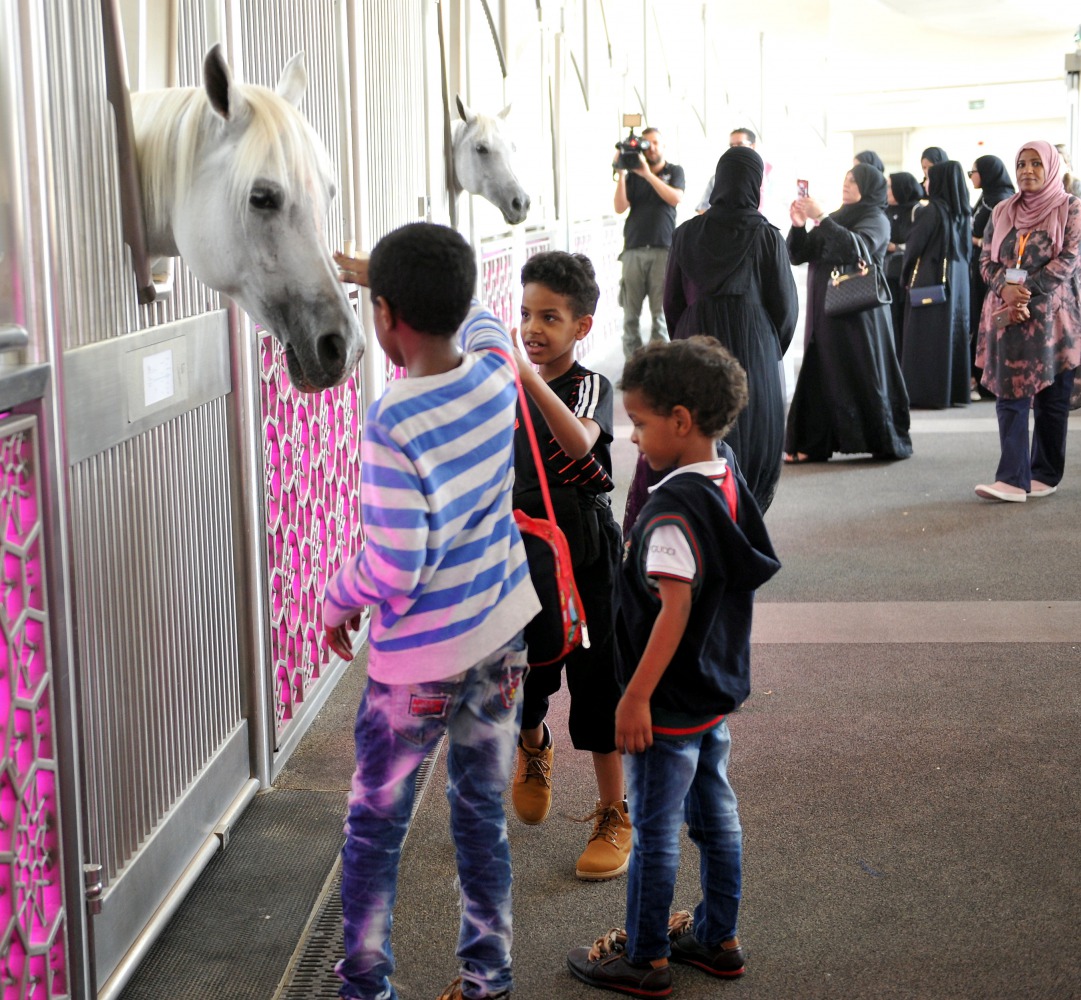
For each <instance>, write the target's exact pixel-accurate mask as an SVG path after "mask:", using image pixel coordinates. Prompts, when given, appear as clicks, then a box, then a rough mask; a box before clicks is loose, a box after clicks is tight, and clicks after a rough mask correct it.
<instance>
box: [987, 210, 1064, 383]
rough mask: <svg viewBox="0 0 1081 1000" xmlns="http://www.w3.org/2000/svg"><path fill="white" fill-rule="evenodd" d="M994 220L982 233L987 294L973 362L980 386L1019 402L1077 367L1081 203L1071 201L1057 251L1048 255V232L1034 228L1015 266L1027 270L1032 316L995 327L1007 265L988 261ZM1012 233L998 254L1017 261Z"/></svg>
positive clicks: (1013, 232) (1001, 306)
mask: <svg viewBox="0 0 1081 1000" xmlns="http://www.w3.org/2000/svg"><path fill="white" fill-rule="evenodd" d="M993 235H994V222H993V220H992V221H991V222H988V223H987V228H986V230H984V234H983V253H982V254H981V256H980V273H981V274H982V275H983V279H984V281H986V282H987V286H988V289H989V290H988V293H987V297H986V298H985V299H984V303H983V311H982V312H981V314H980V333H979V341H978V344H977V348H976V364H977V366H979V367H981V368H983V384H984V385H985V386H987V388H988V389H990V390H991V392H993V393H994V394H995V395H996V396H998V397H1000V398H1002V399H1024V398H1025V397H1027V396H1035V395H1036V393H1037V392H1039V391H1040V390H1041V389H1045V388H1047V386H1049V385H1050V384H1051V383H1052V382H1053V381H1054V379H1055V376H1056V375H1058V374H1059V373H1060V372H1064V371H1068V370H1069V369H1071V368H1076V367H1077V366H1078V365H1081V257H1079V255H1078V250H1079V244H1081V200H1079V199H1077V198H1073V197H1071V198H1070V206H1069V210H1068V214H1067V218H1066V232H1065V235H1064V237H1063V241H1062V249H1061V250H1060V251H1059V253H1058V255H1057V256H1052V247H1051V240H1050V237H1049V236H1048V234H1047V232H1045V231H1044V230H1042V229H1037V230H1035V231H1034V232H1032V233H1031V234H1030V236H1029V238H1028V241H1027V242H1026V243H1025V245H1024V253H1023V255H1022V258H1021V263H1020V266H1021V267H1023V268H1025V269H1026V270H1027V271H1028V277H1027V278H1026V279H1025V286H1026V287H1027V288H1028V289H1029V290H1030V291H1031V292H1032V298H1031V299H1030V300H1029V304H1028V308H1029V312H1030V314H1031V318H1030V319H1028V320H1027V321H1026V322H1024V323H1017V324H1014V325H1012V326H1007V327H1004V328H1002V329H997V328H996V327H995V324H994V320H993V318H992V317H993V316H994V314H995V313H996V312H998V311H999V310H1000V309H1004V308H1005V307H1006V304H1005V303H1004V302H1003V301H1002V298H1001V294H1000V293H1001V291H1002V286H1003V285H1004V284H1005V282H1006V266H1007V265H1006V264H1004V263H1003V262H1002V261H997V260H992V259H991V242H992V236H993ZM1017 237H1018V233H1017V230H1016V229H1014V230H1011V231H1010V232H1009V233H1008V234H1007V236H1006V238H1005V239H1004V240H1003V241H1002V249H1001V256H1002V259H1003V261H1009V262H1010V263H1011V264H1012V263H1013V262H1015V261H1016V260H1017V242H1018V240H1017Z"/></svg>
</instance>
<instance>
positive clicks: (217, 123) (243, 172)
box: [132, 82, 331, 229]
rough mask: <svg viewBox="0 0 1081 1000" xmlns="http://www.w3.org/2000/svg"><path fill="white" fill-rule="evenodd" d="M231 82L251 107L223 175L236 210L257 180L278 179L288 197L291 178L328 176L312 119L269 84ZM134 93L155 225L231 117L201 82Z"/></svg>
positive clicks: (146, 194)
mask: <svg viewBox="0 0 1081 1000" xmlns="http://www.w3.org/2000/svg"><path fill="white" fill-rule="evenodd" d="M232 86H233V87H234V88H237V89H238V90H239V91H240V93H242V94H243V96H244V98H245V99H246V100H247V104H248V109H249V110H248V111H247V112H246V113H245V115H246V118H247V127H246V128H245V129H244V130H243V132H242V133H241V135H240V138H239V141H238V143H237V147H236V154H235V156H234V158H233V159H232V161H231V168H232V169H231V172H230V176H229V177H228V178H227V180H226V183H227V184H228V185H229V195H230V201H231V202H232V204H233V206H234V210H235V211H236V213H237V214H238V215H239V216H243V214H244V210H245V206H246V205H247V201H248V195H249V192H250V191H251V188H252V186H253V185H254V184H255V182H256V181H257V180H271V181H274V182H276V183H278V184H280V185H281V186H282V189H283V190H284V191H285V193H286V195H287V196H288V194H289V192H290V190H291V189H292V186H293V185H294V184H298V185H300V186H301V187H303V186H305V185H306V184H308V183H309V182H310V181H311V180H313V179H315V178H316V177H318V178H319V179H320V180H322V181H323V182H326V183H329V178H330V176H331V170H330V165H329V163H328V162H327V156H326V151H325V149H324V147H323V144H322V142H321V141H320V139H319V137H318V135H317V134H316V132H315V130H314V129H313V128H312V127H311V125H310V124H309V123H308V121H307V119H306V118H305V117H304V116H303V115H302V114H300V112H299V111H297V110H296V108H294V107H293V106H292V105H291V104H289V103H288V102H287V101H285V100H284V99H283V98H281V97H279V96H278V95H277V94H276V93H274V91H272V90H268V89H267V88H266V87H259V86H256V85H254V84H238V83H236V82H234V83H233V84H232ZM133 98H135V100H133V106H132V109H133V114H134V117H135V133H136V143H137V145H138V149H139V167H140V174H141V177H142V188H143V203H144V206H145V211H146V215H147V221H148V224H149V225H150V228H151V229H158V228H160V223H161V222H162V221H163V219H162V215H163V213H164V211H165V208H166V206H168V205H170V204H171V203H173V202H174V201H175V200H176V195H177V193H178V192H181V191H184V190H186V189H187V188H188V187H189V186H190V184H191V181H192V177H193V175H194V173H195V164H196V160H197V158H198V156H199V153H200V150H201V149H202V148H203V147H204V146H205V144H206V142H207V141H208V140H210V139H212V138H213V136H214V132H215V130H220V129H223V128H225V127H226V125H227V123H226V122H225V121H224V120H223V119H222V118H221V117H220V116H219V115H218V114H216V113H215V112H214V110H213V109H212V108H211V107H210V101H209V100H208V99H207V96H206V92H205V91H204V90H203V89H202V88H199V87H180V88H171V89H169V90H157V91H147V92H145V93H141V94H135V95H133Z"/></svg>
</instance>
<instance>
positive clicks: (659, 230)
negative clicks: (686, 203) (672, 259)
mask: <svg viewBox="0 0 1081 1000" xmlns="http://www.w3.org/2000/svg"><path fill="white" fill-rule="evenodd" d="M657 178H658V179H659V180H662V181H664V183H665V184H667V185H668V186H669V187H674V188H679V190H680V191H682V190H684V188H686V186H687V181H686V178H685V177H684V176H683V168H682V167H681V166H678V165H677V164H675V163H666V164H665V165H664V168H663V169H662V170H661V172H660V173H659V174H657ZM626 180H627V201H628V202H630V206H631V209H630V212H628V213H627V221H626V222H625V223H624V224H623V249H624V250H633V249H635V248H636V247H670V246H671V245H672V233H674V232H675V229H676V207H675V205H669V204H668V202H666V201H665V200H664V199H663V198H662V197H661V196H660V195H659V194H657V192H656V191H654V190H653V186H652V185H651V184H650V183H649V181H647V180H646V179H645V178H644V177H639V176H638V174H635V173H632V172H631V171H627V179H626Z"/></svg>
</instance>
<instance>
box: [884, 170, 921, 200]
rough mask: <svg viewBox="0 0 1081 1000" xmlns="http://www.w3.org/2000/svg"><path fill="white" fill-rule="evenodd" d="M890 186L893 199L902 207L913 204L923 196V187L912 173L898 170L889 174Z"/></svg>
mask: <svg viewBox="0 0 1081 1000" xmlns="http://www.w3.org/2000/svg"><path fill="white" fill-rule="evenodd" d="M890 188H891V189H892V190H893V200H894V201H895V202H897V204H898V205H899V206H901V207H902V208H904V207H906V206H908V205H914V204H915V203H916V202H917V201H920V200H921V199H922V198H923V196H924V195H923V187H922V186H921V184H920V182H919V181H918V180H916V178H915V176H914V175H913V174H909V173H906V172H905V171H903V170H902V171H899V172H898V173H896V174H890Z"/></svg>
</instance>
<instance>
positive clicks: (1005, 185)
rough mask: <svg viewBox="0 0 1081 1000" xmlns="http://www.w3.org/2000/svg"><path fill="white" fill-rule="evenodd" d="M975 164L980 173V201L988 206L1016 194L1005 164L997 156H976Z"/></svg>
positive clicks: (990, 206) (991, 206) (992, 205)
mask: <svg viewBox="0 0 1081 1000" xmlns="http://www.w3.org/2000/svg"><path fill="white" fill-rule="evenodd" d="M975 166H976V172H977V173H978V174H979V175H980V201H982V202H983V204H985V205H986V206H987V207H988V208H994V207H995V205H997V204H998V203H999V202H1000V201H1005V200H1006V199H1007V198H1010V197H1012V196H1013V195H1015V194H1017V191H1016V189H1015V188H1014V186H1013V181H1012V180H1010V172H1009V171H1008V170H1007V169H1006V164H1005V163H1003V162H1002V160H1000V159H999V158H998V157H997V156H990V155H987V156H977V157H976V164H975Z"/></svg>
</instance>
